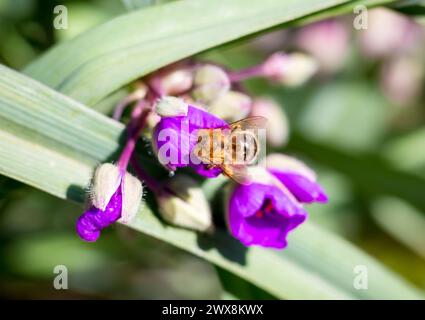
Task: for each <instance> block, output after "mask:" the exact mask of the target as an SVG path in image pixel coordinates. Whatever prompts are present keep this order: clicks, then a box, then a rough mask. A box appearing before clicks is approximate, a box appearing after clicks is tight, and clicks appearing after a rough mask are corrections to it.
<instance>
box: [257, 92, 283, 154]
mask: <svg viewBox="0 0 425 320" xmlns="http://www.w3.org/2000/svg"><path fill="white" fill-rule="evenodd" d="M251 115H253V116H262V117H264V118H266V119H267V120H268V121H267V127H266V138H267V143H268V144H270V145H271V146H273V147H279V146H282V145H283V144H285V143H286V142H287V141H288V135H289V121H288V118H287V117H286V114H285V112H284V111H283V108H282V107H281V106H279V105H278V104H277V103H276V102H274V101H273V100H271V99H267V98H260V99H256V100H254V103H253V105H252V110H251Z"/></svg>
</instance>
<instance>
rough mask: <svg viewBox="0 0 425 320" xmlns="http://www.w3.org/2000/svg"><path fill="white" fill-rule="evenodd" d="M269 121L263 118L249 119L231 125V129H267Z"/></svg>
mask: <svg viewBox="0 0 425 320" xmlns="http://www.w3.org/2000/svg"><path fill="white" fill-rule="evenodd" d="M266 124H267V119H266V118H264V117H261V116H255V117H248V118H245V119H242V120H238V121H236V122H232V123H231V124H230V129H231V130H232V131H234V130H254V129H265V128H266Z"/></svg>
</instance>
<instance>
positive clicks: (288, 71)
mask: <svg viewBox="0 0 425 320" xmlns="http://www.w3.org/2000/svg"><path fill="white" fill-rule="evenodd" d="M317 70H318V63H317V62H316V60H315V59H313V58H312V57H310V56H309V55H306V54H303V53H298V52H296V53H291V54H283V53H280V52H278V53H275V54H273V55H272V56H270V57H269V58H268V59H267V60H266V61H265V62H264V63H263V74H264V76H266V77H269V78H270V79H272V80H274V81H277V82H279V83H281V84H283V85H286V86H290V87H295V86H299V85H302V84H303V83H305V82H306V81H307V80H309V79H310V78H311V77H312V76H313V75H314V74H315V73H316V71H317Z"/></svg>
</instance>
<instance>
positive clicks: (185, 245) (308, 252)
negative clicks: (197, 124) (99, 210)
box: [0, 66, 421, 299]
mask: <svg viewBox="0 0 425 320" xmlns="http://www.w3.org/2000/svg"><path fill="white" fill-rule="evenodd" d="M0 128H1V129H0V173H1V174H4V175H6V176H9V177H12V178H14V179H17V180H19V181H22V182H25V183H27V184H29V185H32V186H34V187H36V188H39V189H41V190H43V191H46V192H48V193H50V194H53V195H56V196H58V197H60V198H63V199H71V200H74V201H79V202H82V201H83V198H84V189H85V187H86V186H87V185H88V184H89V182H90V179H91V173H92V170H93V168H94V166H95V165H96V164H98V163H99V162H102V161H105V160H108V159H113V158H111V157H112V155H113V154H114V153H115V152H116V151H117V149H118V148H119V139H120V136H121V134H122V132H123V126H122V125H121V124H119V123H117V122H114V121H113V120H110V119H108V118H107V117H105V116H103V115H101V114H98V113H96V112H95V111H93V110H91V109H88V108H87V107H85V106H83V105H82V104H80V103H78V102H75V101H74V100H72V99H70V98H68V97H65V96H63V95H62V94H60V93H57V92H55V91H54V90H52V89H49V88H48V87H46V86H44V85H42V84H40V83H38V82H36V81H34V80H32V79H29V78H27V77H25V76H23V75H21V74H19V73H17V72H14V71H12V70H10V69H8V68H6V67H3V66H0ZM129 227H131V228H133V229H135V230H138V231H140V232H142V233H144V234H147V235H150V236H152V237H155V238H157V239H160V240H163V241H165V242H167V243H169V244H171V245H174V246H176V247H179V248H181V249H183V250H186V251H188V252H191V253H193V254H195V255H197V256H199V257H202V258H204V259H206V260H208V261H210V262H211V263H213V264H215V265H217V266H219V267H220V268H223V269H225V270H226V271H228V272H230V273H232V274H234V275H235V276H237V277H239V278H242V279H244V280H245V281H248V282H250V283H251V284H253V285H255V286H256V287H258V288H260V289H262V290H264V291H266V292H268V293H269V294H272V295H274V296H276V297H278V298H288V299H297V298H298V299H300V298H304V299H319V298H320V299H330V298H334V299H337V298H339V299H342V298H359V297H365V296H366V297H368V298H420V297H421V293H420V292H419V291H418V290H416V289H413V288H411V287H410V286H409V285H408V284H407V283H406V282H404V280H402V279H401V278H399V277H398V276H397V275H395V274H393V273H392V272H390V271H388V270H386V269H385V268H383V267H382V266H381V265H380V264H379V263H378V262H376V261H375V260H374V259H372V258H371V257H369V256H367V255H366V254H364V253H362V252H360V251H359V250H358V249H356V248H354V247H353V246H352V245H350V244H348V243H346V242H345V241H343V240H341V239H340V238H338V237H336V236H333V235H330V234H328V233H327V232H325V231H322V230H320V229H319V228H318V227H317V226H314V225H312V224H306V225H305V226H303V227H301V228H300V230H297V231H295V232H294V233H293V234H292V235H291V236H290V238H289V243H290V246H289V247H292V249H290V250H289V251H285V252H283V253H280V252H279V253H277V252H275V251H273V250H265V249H262V248H258V247H252V248H249V249H246V248H244V247H243V246H242V245H241V244H240V243H239V242H238V241H236V240H234V239H233V238H232V237H230V236H229V235H228V234H227V233H226V232H224V231H218V232H216V233H215V234H214V235H212V236H201V235H197V234H196V233H194V232H191V231H188V230H184V229H179V228H174V227H171V226H168V225H164V223H163V222H162V221H161V220H159V219H158V218H157V217H156V216H155V214H154V213H153V212H152V211H151V210H150V209H149V208H148V207H145V208H144V209H143V210H141V212H140V213H139V214H138V216H137V218H136V219H135V220H134V221H132V222H131V224H130V225H129ZM353 263H360V264H365V265H367V266H368V268H370V272H371V275H373V277H371V278H372V279H371V280H370V281H371V285H370V288H369V290H367V293H364V292H359V291H357V290H354V289H353V288H352V287H351V286H350V284H352V281H353V276H354V275H353V274H352V272H351V271H352V268H353V267H354V266H353Z"/></svg>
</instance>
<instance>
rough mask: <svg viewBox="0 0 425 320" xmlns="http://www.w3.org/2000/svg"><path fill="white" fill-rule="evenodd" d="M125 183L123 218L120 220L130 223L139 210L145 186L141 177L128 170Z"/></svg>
mask: <svg viewBox="0 0 425 320" xmlns="http://www.w3.org/2000/svg"><path fill="white" fill-rule="evenodd" d="M123 183H124V185H123V192H122V193H123V199H122V211H121V218H120V219H119V220H118V221H119V222H122V223H128V222H130V221H131V220H132V219H133V218H134V217H135V216H136V214H137V211H139V207H140V203H141V201H142V198H143V186H142V184H141V183H140V180H139V179H137V178H136V177H134V176H132V175H131V174H130V173H128V172H127V173H126V174H125V176H124V179H123Z"/></svg>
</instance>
